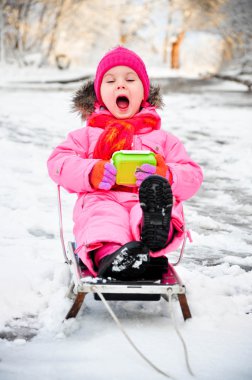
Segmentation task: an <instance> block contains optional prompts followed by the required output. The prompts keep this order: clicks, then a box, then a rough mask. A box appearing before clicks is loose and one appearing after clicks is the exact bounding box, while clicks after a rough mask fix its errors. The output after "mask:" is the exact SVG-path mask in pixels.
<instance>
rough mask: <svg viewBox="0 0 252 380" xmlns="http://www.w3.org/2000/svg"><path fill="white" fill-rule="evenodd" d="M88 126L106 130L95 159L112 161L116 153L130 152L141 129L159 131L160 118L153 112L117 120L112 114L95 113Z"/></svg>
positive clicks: (94, 155)
mask: <svg viewBox="0 0 252 380" xmlns="http://www.w3.org/2000/svg"><path fill="white" fill-rule="evenodd" d="M87 125H88V126H89V127H99V128H102V129H104V131H103V132H102V134H101V135H100V136H99V138H98V140H97V143H96V146H95V149H94V154H93V158H99V159H102V160H110V158H111V157H112V154H113V153H114V152H116V151H118V150H122V149H126V150H130V149H131V148H132V143H133V136H134V135H135V134H138V133H140V131H141V129H143V128H147V129H148V130H153V129H159V128H160V117H159V115H158V114H157V113H153V112H152V113H150V112H142V113H141V112H139V113H137V114H136V115H134V116H133V117H132V118H130V119H116V118H115V117H114V116H113V115H112V114H105V113H103V114H102V113H98V114H97V113H93V114H92V115H91V116H90V117H89V118H88V121H87Z"/></svg>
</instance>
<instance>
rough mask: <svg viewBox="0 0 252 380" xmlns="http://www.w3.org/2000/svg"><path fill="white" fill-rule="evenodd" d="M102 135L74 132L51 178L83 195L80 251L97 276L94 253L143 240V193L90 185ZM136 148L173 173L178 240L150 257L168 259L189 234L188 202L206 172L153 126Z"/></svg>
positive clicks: (59, 150)
mask: <svg viewBox="0 0 252 380" xmlns="http://www.w3.org/2000/svg"><path fill="white" fill-rule="evenodd" d="M145 111H147V112H153V113H155V112H156V111H155V108H154V107H151V106H150V107H147V108H146V109H143V110H142V111H141V113H143V112H145ZM96 112H97V111H96ZM99 112H107V111H99ZM102 132H103V129H101V128H98V127H84V128H81V129H78V130H76V131H74V132H71V133H69V135H68V137H67V139H66V140H65V141H64V142H63V143H62V144H60V145H59V146H58V147H56V148H55V149H54V151H53V152H52V154H51V155H50V157H49V159H48V171H49V175H50V177H51V178H52V179H53V180H54V181H55V182H56V183H57V184H58V185H60V186H62V187H64V188H65V189H66V190H67V191H68V192H70V193H77V195H78V199H77V202H76V204H75V207H74V212H73V220H74V235H75V239H76V243H77V250H76V252H77V253H78V256H79V257H80V258H81V260H82V261H83V262H84V264H85V265H86V266H87V267H88V268H89V270H90V271H91V273H92V274H93V275H94V276H96V275H97V272H96V270H95V268H94V265H93V261H92V260H91V257H90V253H91V252H92V251H94V250H95V249H97V248H99V247H101V246H102V245H103V243H106V242H112V243H116V244H119V245H124V244H126V243H127V242H129V241H132V240H140V234H141V220H142V210H141V207H140V205H139V202H138V192H137V190H136V192H132V191H129V192H127V191H116V190H113V189H112V190H110V191H104V190H94V189H93V188H92V187H91V185H90V182H89V174H90V172H91V170H92V168H93V166H94V164H95V163H96V162H97V161H98V160H97V159H93V151H94V147H95V145H96V141H97V139H98V137H99V136H100V134H101V133H102ZM132 149H136V150H149V151H152V152H154V153H159V154H161V155H162V156H163V157H164V159H165V162H166V164H167V165H168V167H169V169H170V170H171V172H172V177H173V183H172V192H173V196H174V205H173V208H172V215H171V224H172V228H173V231H174V235H173V239H172V240H171V241H170V242H169V244H168V246H167V247H166V248H164V249H162V250H161V251H159V252H155V253H152V252H151V253H150V255H151V256H153V257H154V256H155V257H157V256H163V255H164V254H166V253H168V252H171V251H174V250H175V249H177V248H178V247H179V245H180V244H181V242H182V240H183V238H184V235H185V234H186V233H187V231H186V230H185V228H184V215H183V208H182V201H184V200H186V199H188V198H190V197H191V196H193V195H194V194H195V193H196V192H197V190H198V189H199V187H200V185H201V183H202V179H203V175H202V171H201V169H200V167H199V165H197V164H196V163H195V162H193V161H192V160H191V158H190V157H189V155H188V154H187V152H186V150H185V148H184V146H183V144H182V143H181V142H180V141H179V139H178V138H176V137H175V136H173V135H172V134H170V133H167V132H165V131H163V130H161V129H158V130H152V128H151V127H150V128H148V129H146V128H145V129H143V130H140V131H139V132H138V134H136V135H134V139H133V146H132Z"/></svg>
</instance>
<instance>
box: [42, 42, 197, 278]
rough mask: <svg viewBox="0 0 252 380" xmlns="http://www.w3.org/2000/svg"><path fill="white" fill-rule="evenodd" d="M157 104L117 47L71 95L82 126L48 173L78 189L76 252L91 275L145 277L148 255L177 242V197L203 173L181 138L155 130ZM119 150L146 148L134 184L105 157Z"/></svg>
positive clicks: (142, 70)
mask: <svg viewBox="0 0 252 380" xmlns="http://www.w3.org/2000/svg"><path fill="white" fill-rule="evenodd" d="M161 106H162V100H161V97H160V94H159V89H158V88H155V87H153V86H151V85H150V82H149V77H148V74H147V72H146V67H145V65H144V62H143V61H142V59H141V58H140V57H139V56H138V55H137V54H135V53H134V52H133V51H131V50H128V49H126V48H124V47H117V48H115V49H113V50H111V51H109V52H108V53H107V54H106V55H105V56H104V57H103V58H102V59H101V61H100V63H99V65H98V67H97V71H96V75H95V80H94V82H89V83H87V84H86V85H84V86H83V87H82V88H81V89H80V90H79V91H78V92H77V93H76V95H75V97H74V107H75V110H77V111H78V112H79V113H80V114H81V116H82V119H84V120H87V122H86V126H85V127H84V128H81V129H78V130H76V131H74V132H71V133H69V135H68V137H67V139H66V140H65V141H64V142H63V143H61V144H60V145H59V146H58V147H57V148H55V149H54V151H53V152H52V154H51V156H50V157H49V160H48V170H49V175H50V177H51V178H52V179H53V180H54V181H55V182H56V183H57V184H59V185H61V186H63V187H64V188H65V189H66V190H68V191H69V192H70V193H77V195H78V199H77V202H76V205H75V208H74V214H73V219H74V235H75V239H76V244H77V249H76V253H77V254H78V256H79V258H80V260H81V261H82V263H84V264H85V266H86V267H87V268H88V269H89V271H90V272H91V273H92V275H94V276H97V275H98V276H100V277H108V276H110V277H112V278H115V279H127V280H128V279H132V278H136V277H141V276H142V277H144V275H145V273H146V274H147V271H148V267H149V262H150V261H151V262H152V263H155V262H158V258H160V257H161V258H162V257H165V255H166V254H167V253H168V252H171V251H173V250H175V249H176V248H178V246H179V245H180V243H181V242H182V240H183V238H184V234H185V233H186V231H185V229H184V216H183V209H182V201H184V200H186V199H188V198H190V197H191V196H192V195H194V194H195V193H196V192H197V190H198V189H199V187H200V185H201V182H202V178H203V176H202V171H201V169H200V167H199V166H198V165H197V164H196V163H195V162H193V161H192V160H191V158H190V157H189V156H188V154H187V152H186V150H185V148H184V146H183V144H182V143H181V142H180V141H179V140H178V139H177V138H176V137H175V136H173V135H171V134H170V133H167V132H165V131H163V130H162V129H160V128H161V120H160V117H159V115H158V114H157V112H156V108H160V107H161ZM119 150H145V151H146V150H148V151H151V152H153V153H154V154H155V158H156V165H155V166H154V165H150V164H147V163H145V164H143V165H141V166H140V167H139V168H137V170H136V172H135V177H136V183H135V186H131V187H129V186H122V185H118V184H116V174H117V169H116V168H115V166H114V165H113V164H112V163H111V157H112V154H113V153H114V152H116V151H119ZM159 260H160V259H159Z"/></svg>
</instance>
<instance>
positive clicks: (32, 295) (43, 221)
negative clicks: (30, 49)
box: [0, 82, 252, 380]
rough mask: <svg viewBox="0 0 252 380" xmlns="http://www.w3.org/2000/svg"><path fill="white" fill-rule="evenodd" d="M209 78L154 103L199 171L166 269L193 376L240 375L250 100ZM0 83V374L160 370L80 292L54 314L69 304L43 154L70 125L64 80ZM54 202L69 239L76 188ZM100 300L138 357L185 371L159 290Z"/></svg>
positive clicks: (245, 316)
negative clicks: (42, 84) (179, 293)
mask: <svg viewBox="0 0 252 380" xmlns="http://www.w3.org/2000/svg"><path fill="white" fill-rule="evenodd" d="M215 83H216V82H213V84H211V85H209V86H207V85H206V86H205V87H202V86H201V87H200V88H199V91H198V92H197V91H196V90H195V89H194V91H193V92H192V93H190V88H188V91H187V92H185V93H179V92H177V93H168V94H167V95H166V96H165V104H166V106H165V109H164V110H163V111H162V118H163V126H164V128H167V129H169V130H170V131H171V132H172V133H174V134H175V135H177V136H178V137H180V138H181V140H182V141H183V142H184V143H185V146H186V148H187V150H188V151H189V152H190V154H191V155H192V157H193V158H194V159H195V160H196V161H197V162H199V163H200V164H201V165H202V167H203V170H204V175H205V181H204V184H203V186H202V188H201V190H200V191H199V193H198V194H197V195H196V196H195V197H194V198H192V199H191V200H190V201H188V202H186V204H185V213H186V219H187V223H188V227H189V228H190V229H191V232H192V237H193V243H192V244H189V243H188V245H187V249H186V254H185V256H184V260H183V261H182V263H181V264H180V266H179V267H177V271H178V273H179V275H180V277H181V278H182V279H183V282H184V283H185V284H186V287H187V295H188V302H189V305H190V308H191V312H192V316H193V318H192V319H191V320H188V321H187V322H186V323H185V322H184V321H183V318H182V315H181V311H180V308H179V306H178V303H177V302H176V301H174V303H173V308H174V312H175V317H176V321H177V324H178V326H179V329H180V331H181V333H182V335H183V337H184V339H185V340H186V343H187V347H188V352H189V360H190V363H191V366H192V369H193V371H194V373H195V375H196V379H199V380H210V379H211V380H212V379H214V380H222V379H226V380H249V379H251V378H252V362H251V354H252V340H251V335H252V323H251V322H252V320H251V319H252V292H251V291H252V272H251V267H252V260H251V242H252V238H251V222H252V217H251V211H252V206H251V202H250V199H251V195H252V190H251V188H252V187H251V183H252V171H251V150H252V144H251V142H252V141H251V140H252V136H251V121H252V116H251V103H252V101H251V95H249V94H248V93H246V92H245V91H244V88H243V89H242V90H241V87H240V85H236V84H232V89H230V87H229V84H226V85H225V84H223V85H220V84H219V83H220V82H218V83H216V85H215ZM77 87H78V85H76V88H77ZM0 93H1V110H0V125H1V129H0V131H1V139H0V148H1V157H2V159H1V167H0V175H1V200H0V212H1V224H0V232H1V234H0V235H1V238H0V239H1V240H0V244H1V256H0V260H1V266H0V274H1V276H0V294H1V295H0V297H1V314H0V337H1V338H2V339H1V340H0V379H1V380H2V379H3V380H19V379H22V380H30V379H32V380H33V379H34V378H36V379H37V380H42V379H43V380H44V379H45V378H46V379H50V380H56V379H60V380H64V379H67V380H69V379H76V378H87V379H93V380H98V379H99V380H100V379H108V380H113V379H115V380H117V379H119V378H120V379H121V380H126V379H127V380H128V379H132V380H135V379H138V378H144V379H145V380H153V379H157V380H158V379H162V378H164V377H163V376H162V375H160V374H158V373H156V372H155V371H154V370H153V369H152V368H150V367H148V365H147V364H146V363H145V362H144V361H143V360H142V359H141V358H140V357H138V356H137V354H136V353H135V352H134V351H133V349H132V347H130V345H129V344H128V342H127V341H126V340H125V338H124V337H123V335H122V334H121V332H120V331H119V330H118V328H117V327H116V325H115V324H114V322H113V320H112V319H111V317H110V316H109V314H108V312H107V311H106V309H105V308H104V306H103V304H102V303H101V302H97V301H94V300H93V298H92V296H91V295H89V296H87V297H86V300H85V305H86V306H85V307H84V308H82V309H81V311H80V313H79V315H78V317H77V318H76V320H68V321H66V322H64V323H63V322H62V321H63V319H64V316H65V315H66V313H67V311H68V310H69V308H70V305H71V301H70V300H69V299H68V298H66V297H65V294H66V292H67V286H68V281H69V276H68V268H67V265H66V264H64V259H63V255H62V253H61V247H60V240H59V231H58V219H57V194H56V186H55V185H54V184H53V183H52V182H51V180H50V179H49V178H48V175H47V169H46V160H47V158H48V156H49V154H50V152H51V150H52V149H53V147H54V146H56V145H57V144H58V143H59V142H60V141H61V140H63V139H64V137H65V136H66V134H67V133H68V132H70V131H71V130H74V129H77V128H79V127H80V126H81V122H80V120H79V118H78V117H77V116H76V115H74V114H73V113H71V105H70V100H71V96H72V90H70V89H67V90H66V91H57V90H54V89H52V88H49V87H47V88H43V89H32V90H31V89H29V88H22V87H21V88H19V87H18V86H17V88H16V91H13V85H12V86H9V87H8V86H7V85H6V86H4V87H3V88H2V89H0ZM62 200H63V216H64V218H63V223H64V230H65V239H66V241H68V240H72V239H73V238H72V232H71V230H72V220H71V214H72V208H73V205H74V202H75V195H69V194H67V193H66V192H63V194H62ZM177 257H178V252H177V253H175V254H172V255H171V260H174V261H175V260H176V258H177ZM110 305H111V307H112V309H113V310H114V312H115V313H116V315H117V316H118V317H119V318H120V320H121V322H122V324H123V326H124V327H125V329H126V331H127V332H128V334H129V335H130V337H131V338H132V339H133V341H134V342H135V343H136V345H137V346H138V347H139V348H140V349H141V350H142V351H143V353H144V354H145V355H146V356H147V357H149V358H150V359H151V360H152V361H153V362H154V363H155V364H156V365H157V366H159V367H160V368H161V369H162V370H164V371H167V372H168V373H170V374H171V375H172V376H173V377H174V378H176V379H183V380H187V379H190V378H191V376H190V375H189V374H188V372H187V370H186V365H185V359H184V355H183V350H182V346H181V343H180V341H179V339H178V337H177V335H176V333H175V330H174V327H173V325H172V321H171V317H170V314H169V311H168V306H167V303H166V302H165V301H164V300H163V301H160V302H147V303H145V302H137V301H135V302H111V303H110Z"/></svg>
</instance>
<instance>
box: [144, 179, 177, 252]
mask: <svg viewBox="0 0 252 380" xmlns="http://www.w3.org/2000/svg"><path fill="white" fill-rule="evenodd" d="M139 201H140V206H141V208H142V210H143V225H142V233H141V241H142V242H143V243H145V244H146V245H147V246H148V248H149V249H150V250H151V251H152V252H156V251H160V250H161V249H163V248H164V247H166V245H167V239H168V234H169V229H170V220H171V210H172V205H173V197H172V190H171V186H170V184H169V182H168V181H167V180H166V179H165V178H163V177H161V176H158V175H153V176H150V177H148V178H146V179H145V180H144V181H143V182H142V184H141V186H140V189H139Z"/></svg>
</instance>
